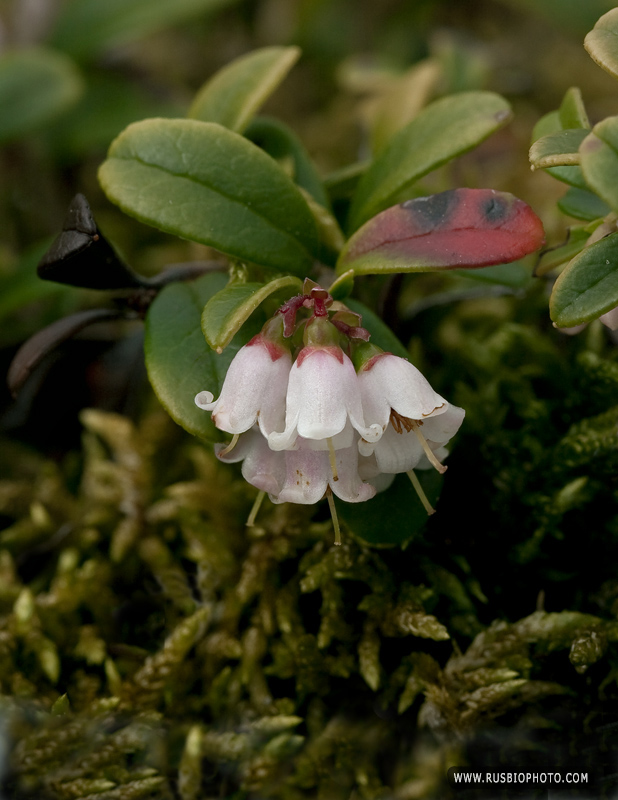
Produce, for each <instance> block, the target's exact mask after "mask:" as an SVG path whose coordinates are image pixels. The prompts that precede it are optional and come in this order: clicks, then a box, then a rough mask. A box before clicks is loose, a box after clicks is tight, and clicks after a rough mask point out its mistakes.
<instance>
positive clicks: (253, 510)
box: [245, 492, 266, 528]
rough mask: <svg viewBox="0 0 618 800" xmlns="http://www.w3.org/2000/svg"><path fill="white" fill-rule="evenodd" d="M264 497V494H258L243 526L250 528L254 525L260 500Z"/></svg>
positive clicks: (260, 503)
mask: <svg viewBox="0 0 618 800" xmlns="http://www.w3.org/2000/svg"><path fill="white" fill-rule="evenodd" d="M265 497H266V492H258V496H257V497H256V498H255V501H254V503H253V506H252V507H251V512H250V514H249V516H248V517H247V521H246V522H245V525H246V526H247V528H252V527H253V526H254V525H255V518H256V517H257V515H258V511H259V510H260V507H261V505H262V500H263V499H264V498H265Z"/></svg>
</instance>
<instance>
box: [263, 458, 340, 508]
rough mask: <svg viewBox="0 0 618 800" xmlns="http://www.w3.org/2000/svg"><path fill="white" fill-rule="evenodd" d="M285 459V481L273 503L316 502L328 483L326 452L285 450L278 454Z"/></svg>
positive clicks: (320, 497)
mask: <svg viewBox="0 0 618 800" xmlns="http://www.w3.org/2000/svg"><path fill="white" fill-rule="evenodd" d="M278 455H279V456H280V457H281V458H284V459H285V481H284V483H283V486H282V488H281V490H280V492H279V493H278V495H276V496H275V495H274V494H271V496H270V499H271V500H272V501H273V503H302V504H304V505H306V504H311V503H317V502H318V500H321V499H322V497H323V496H324V492H325V491H326V487H327V485H328V476H329V474H330V466H329V462H328V454H327V453H326V452H316V451H315V450H305V449H302V450H286V451H285V452H284V453H279V454H278Z"/></svg>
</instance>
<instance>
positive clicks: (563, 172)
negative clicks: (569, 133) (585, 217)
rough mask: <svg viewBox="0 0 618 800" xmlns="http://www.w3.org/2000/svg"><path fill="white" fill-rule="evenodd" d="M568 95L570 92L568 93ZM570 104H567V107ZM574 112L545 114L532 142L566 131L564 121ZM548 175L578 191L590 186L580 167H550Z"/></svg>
mask: <svg viewBox="0 0 618 800" xmlns="http://www.w3.org/2000/svg"><path fill="white" fill-rule="evenodd" d="M569 91H571V90H569ZM567 95H568V92H567ZM567 95H565V99H564V100H563V101H562V103H563V105H565V102H566V98H567ZM568 105H569V103H568V102H567V106H568ZM560 108H561V110H562V106H561V107H560ZM571 113H572V112H571V111H567V109H566V107H565V111H564V114H562V111H550V112H549V113H548V114H544V115H543V116H542V117H541V118H540V119H539V120H538V121H537V123H536V125H535V126H534V128H533V131H532V142H533V143H534V142H536V140H537V139H540V138H541V137H543V136H548V135H549V134H552V133H558V132H559V131H561V130H564V128H563V125H562V119H566V118H567V116H570V114H571ZM581 127H582V128H586V127H588V126H587V125H583V124H582V125H581ZM547 173H548V175H551V176H552V178H555V179H556V180H558V181H562V183H567V184H568V185H569V186H575V187H577V188H578V189H584V190H586V189H588V188H589V187H588V185H587V183H586V181H585V180H584V176H583V174H582V171H581V168H580V167H578V166H571V167H568V166H567V167H548V168H547Z"/></svg>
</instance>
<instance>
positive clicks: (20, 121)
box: [0, 48, 83, 142]
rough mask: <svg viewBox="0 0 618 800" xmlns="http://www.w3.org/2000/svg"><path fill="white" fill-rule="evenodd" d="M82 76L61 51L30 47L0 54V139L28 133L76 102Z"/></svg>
mask: <svg viewBox="0 0 618 800" xmlns="http://www.w3.org/2000/svg"><path fill="white" fill-rule="evenodd" d="M82 90H83V81H82V78H81V76H80V74H79V72H78V70H77V68H76V67H75V65H74V64H73V62H72V61H71V60H70V59H68V58H67V57H66V56H64V55H62V54H61V53H56V52H54V51H53V50H45V49H44V48H33V49H30V50H20V51H15V52H9V53H5V55H3V56H2V57H0V108H1V109H2V114H0V142H5V141H8V140H10V139H14V138H16V137H18V136H23V135H25V134H28V133H31V132H32V131H33V130H36V129H38V128H41V127H42V126H43V125H46V124H48V123H49V122H50V121H51V120H53V119H55V118H56V117H58V116H59V115H60V114H62V113H63V112H64V111H66V110H67V109H69V108H70V107H71V106H72V105H73V104H74V103H76V102H77V100H78V99H79V97H80V95H81V93H82Z"/></svg>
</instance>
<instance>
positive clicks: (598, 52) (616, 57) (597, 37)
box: [584, 8, 618, 78]
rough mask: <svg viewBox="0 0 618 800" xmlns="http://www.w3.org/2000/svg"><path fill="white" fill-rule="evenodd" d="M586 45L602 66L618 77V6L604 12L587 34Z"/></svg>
mask: <svg viewBox="0 0 618 800" xmlns="http://www.w3.org/2000/svg"><path fill="white" fill-rule="evenodd" d="M584 47H585V48H586V50H587V51H588V53H589V54H590V56H591V58H592V59H594V61H596V62H597V64H598V65H599V66H600V67H603V69H604V70H605V71H606V72H609V74H610V75H612V76H613V77H614V78H618V8H613V9H612V10H611V11H608V12H607V14H603V16H602V17H601V18H600V19H599V20H598V21H597V23H596V25H595V26H594V28H593V29H592V30H591V31H590V33H588V34H587V35H586V38H585V39H584Z"/></svg>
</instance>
